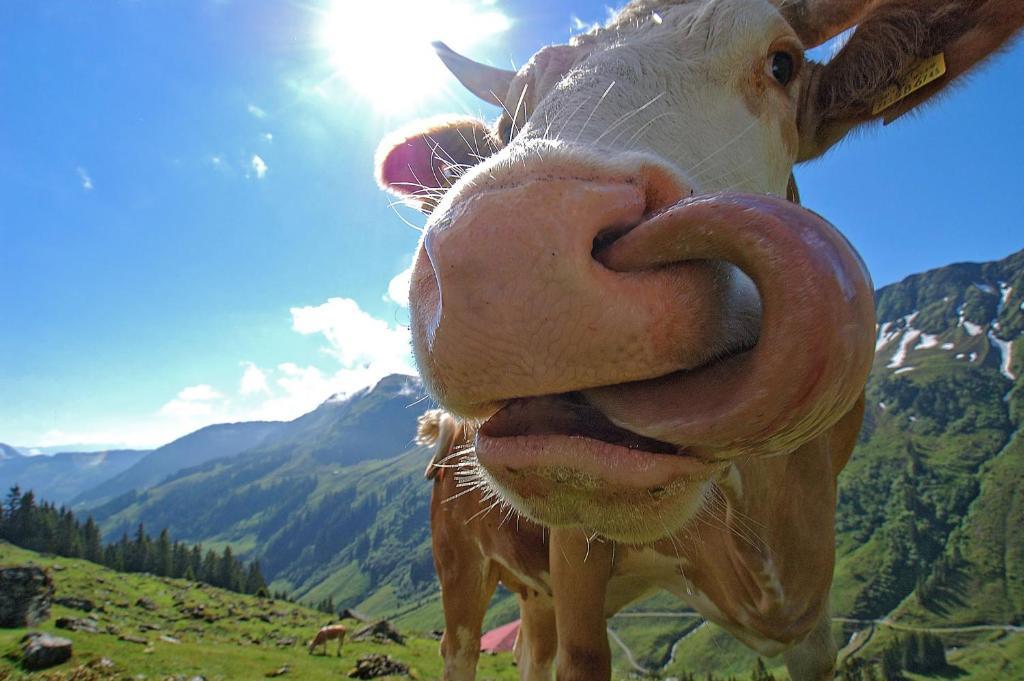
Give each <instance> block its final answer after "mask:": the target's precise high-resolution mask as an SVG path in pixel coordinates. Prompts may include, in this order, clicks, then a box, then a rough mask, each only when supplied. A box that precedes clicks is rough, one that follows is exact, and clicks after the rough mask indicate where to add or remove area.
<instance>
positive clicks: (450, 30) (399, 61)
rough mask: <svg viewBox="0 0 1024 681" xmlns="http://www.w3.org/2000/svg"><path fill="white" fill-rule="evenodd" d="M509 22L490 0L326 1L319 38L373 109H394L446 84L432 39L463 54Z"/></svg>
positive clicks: (424, 98) (430, 95) (412, 103)
mask: <svg viewBox="0 0 1024 681" xmlns="http://www.w3.org/2000/svg"><path fill="white" fill-rule="evenodd" d="M510 25H511V21H510V20H509V18H508V17H507V16H505V14H504V13H502V12H501V10H500V9H499V8H498V7H497V4H496V0H389V1H388V2H379V3H378V2H375V1H373V0H369V1H366V0H360V1H359V2H352V1H351V0H334V2H333V3H332V4H331V6H330V9H329V10H328V12H327V13H326V15H325V16H324V20H323V25H322V34H321V40H322V41H323V45H324V48H325V49H326V50H327V51H328V52H329V54H330V59H331V64H332V66H333V67H334V68H335V69H336V71H337V73H338V75H339V76H340V77H341V78H342V79H343V81H344V83H345V84H346V85H347V86H348V87H351V88H352V90H353V91H354V92H356V93H358V95H360V96H362V97H364V98H366V99H367V100H369V101H370V102H371V104H372V105H373V106H374V108H376V109H378V110H383V111H397V110H400V109H408V108H412V107H416V106H418V105H420V104H422V103H423V102H425V101H427V100H428V99H430V98H433V97H437V96H438V95H440V94H441V93H443V91H444V89H445V87H446V86H447V85H449V84H450V83H449V81H448V79H449V78H450V76H449V75H448V73H447V72H446V71H445V69H444V66H443V65H442V64H441V62H440V60H439V59H437V57H436V56H435V55H434V52H433V49H432V48H431V47H430V42H431V41H432V40H443V41H445V42H447V43H448V44H450V45H451V46H452V47H453V48H454V49H456V50H459V51H462V52H471V51H472V48H473V47H475V46H478V45H480V44H482V43H485V42H486V41H487V40H488V39H490V38H493V37H494V36H496V35H498V34H500V33H502V32H504V31H505V30H507V29H508V28H509V26H510Z"/></svg>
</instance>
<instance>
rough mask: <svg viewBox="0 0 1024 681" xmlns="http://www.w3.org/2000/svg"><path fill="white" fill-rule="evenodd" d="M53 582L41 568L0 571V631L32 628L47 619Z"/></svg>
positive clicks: (9, 568) (1, 569) (20, 567)
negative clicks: (1, 628)
mask: <svg viewBox="0 0 1024 681" xmlns="http://www.w3.org/2000/svg"><path fill="white" fill-rule="evenodd" d="M52 602H53V579H51V578H50V574H49V573H48V572H47V571H45V570H43V569H42V568H40V567H36V566H34V565H25V566H18V567H2V568H0V627H6V628H8V629H14V628H22V627H34V626H35V625H36V624H38V623H39V622H42V621H43V620H45V619H46V618H47V617H49V616H50V605H51V604H52Z"/></svg>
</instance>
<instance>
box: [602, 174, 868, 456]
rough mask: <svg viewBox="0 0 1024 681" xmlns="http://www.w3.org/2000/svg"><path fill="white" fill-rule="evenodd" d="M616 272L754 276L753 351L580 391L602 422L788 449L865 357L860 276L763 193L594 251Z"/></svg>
mask: <svg viewBox="0 0 1024 681" xmlns="http://www.w3.org/2000/svg"><path fill="white" fill-rule="evenodd" d="M598 257H599V259H600V260H601V262H602V263H604V264H605V265H606V266H607V267H608V268H609V269H612V270H616V271H637V270H648V269H652V268H658V267H660V266H665V265H670V264H672V263H677V262H680V261H684V260H725V261H728V262H731V263H733V264H735V265H736V266H738V267H739V268H740V269H742V270H743V271H744V272H745V273H746V274H747V275H748V276H750V277H751V279H753V280H754V282H755V284H756V285H757V287H758V292H759V293H760V296H761V302H762V309H763V318H762V324H761V336H760V340H759V341H758V343H757V345H756V347H755V348H754V349H752V350H750V351H748V352H746V353H743V354H741V355H738V356H735V357H731V358H729V359H726V360H724V361H721V362H718V363H715V364H712V365H710V366H708V367H705V368H702V369H698V370H694V371H683V372H678V373H675V374H672V375H669V376H666V377H663V378H660V379H656V380H653V381H641V382H636V383H627V384H622V385H617V386H610V387H606V388H596V389H591V390H586V391H583V394H584V395H585V396H586V398H587V400H588V401H589V402H590V403H591V404H593V405H595V406H596V407H598V408H599V409H600V410H601V411H602V412H603V413H604V414H605V415H606V416H607V417H608V418H609V419H610V420H611V421H612V422H614V423H615V424H617V425H619V426H621V427H623V428H626V429H628V430H631V431H634V432H636V433H639V434H641V435H645V436H647V437H651V438H655V439H657V440H663V441H666V442H671V443H673V444H676V445H679V446H681V447H684V448H686V450H687V451H689V452H693V453H695V454H698V455H704V456H735V455H740V454H745V453H771V452H776V451H788V450H790V449H793V448H795V447H796V446H798V445H799V443H800V442H803V441H806V440H807V439H809V438H811V437H814V436H816V435H817V434H819V433H821V432H822V431H823V430H825V429H826V428H828V427H829V426H831V425H832V423H834V422H835V420H836V419H838V418H839V417H840V416H842V415H843V414H845V413H846V412H847V411H848V410H849V409H850V408H851V407H852V405H853V403H854V402H855V400H856V399H857V398H858V396H859V395H860V394H861V392H862V390H863V386H864V381H865V380H866V378H867V373H868V371H869V369H870V368H871V361H872V358H873V352H872V350H873V346H872V341H873V336H874V302H873V295H874V294H873V289H872V286H871V281H870V278H869V277H868V274H867V272H866V271H865V269H864V266H863V264H862V263H861V261H860V259H859V258H858V257H857V255H856V253H855V252H854V251H853V249H852V248H851V247H850V245H849V244H848V243H847V241H846V240H845V239H844V238H843V237H842V235H840V234H839V233H838V232H837V231H836V230H835V229H834V228H833V227H832V226H831V225H829V224H828V223H827V222H825V221H824V220H823V219H822V218H820V217H819V216H817V215H815V214H814V213H812V212H810V211H808V210H805V209H803V208H800V207H799V206H797V205H795V204H792V203H789V202H787V201H784V200H782V199H776V198H773V197H769V196H764V195H747V194H735V193H724V194H717V195H711V196H707V197H701V198H698V199H688V200H684V201H681V202H680V203H678V204H676V205H675V206H672V207H671V208H669V209H667V210H665V211H663V212H661V213H659V214H658V215H656V216H655V217H653V218H652V219H650V220H649V221H647V222H644V223H642V224H641V225H639V226H638V227H636V228H634V229H633V230H632V231H630V232H629V233H628V234H626V235H625V236H623V237H622V238H620V239H619V240H617V241H615V242H614V243H613V244H611V245H610V246H609V247H608V248H607V249H606V250H605V251H603V252H602V253H600V254H599V255H598Z"/></svg>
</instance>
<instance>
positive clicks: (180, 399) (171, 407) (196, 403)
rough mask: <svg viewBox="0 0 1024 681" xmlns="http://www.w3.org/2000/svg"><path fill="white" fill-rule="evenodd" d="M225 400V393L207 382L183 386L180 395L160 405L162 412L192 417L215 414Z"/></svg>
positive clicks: (179, 416)
mask: <svg viewBox="0 0 1024 681" xmlns="http://www.w3.org/2000/svg"><path fill="white" fill-rule="evenodd" d="M223 401H224V395H222V394H221V393H219V392H217V391H216V390H214V389H213V387H212V386H210V385H207V384H205V383H201V384H199V385H190V386H188V387H187V388H183V389H182V390H181V392H179V393H178V396H177V397H175V398H174V399H173V400H171V401H170V402H168V403H167V404H165V405H164V406H162V407H160V413H161V414H165V415H167V416H173V417H177V418H184V419H192V418H195V417H202V416H210V415H212V414H214V413H215V412H216V411H217V410H218V407H220V406H221V404H222V403H223Z"/></svg>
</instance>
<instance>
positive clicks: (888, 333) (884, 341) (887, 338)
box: [875, 322, 901, 353]
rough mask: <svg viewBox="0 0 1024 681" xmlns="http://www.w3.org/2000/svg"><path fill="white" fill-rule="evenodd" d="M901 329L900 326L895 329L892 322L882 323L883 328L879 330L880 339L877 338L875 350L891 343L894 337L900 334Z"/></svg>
mask: <svg viewBox="0 0 1024 681" xmlns="http://www.w3.org/2000/svg"><path fill="white" fill-rule="evenodd" d="M900 333H901V330H900V329H899V328H896V329H893V324H892V322H886V323H885V324H882V328H881V329H879V331H878V339H877V340H875V352H876V353H877V352H878V351H879V350H881V349H882V348H884V347H885V346H886V345H888V344H889V343H891V342H892V341H893V339H894V338H896V337H897V336H899V335H900Z"/></svg>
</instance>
